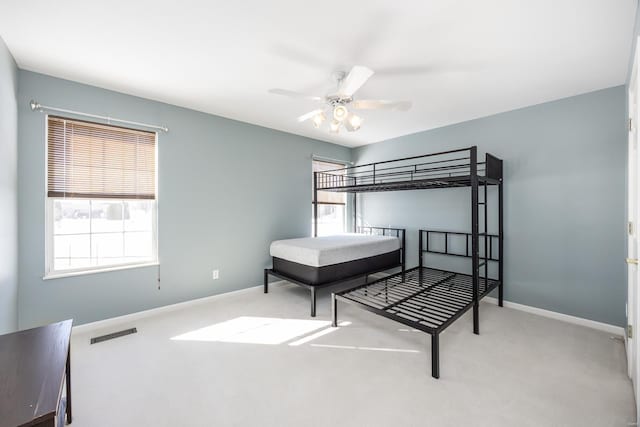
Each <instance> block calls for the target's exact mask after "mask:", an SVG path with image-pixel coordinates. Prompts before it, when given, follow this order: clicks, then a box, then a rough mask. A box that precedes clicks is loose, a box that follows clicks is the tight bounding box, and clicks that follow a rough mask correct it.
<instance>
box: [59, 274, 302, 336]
mask: <svg viewBox="0 0 640 427" xmlns="http://www.w3.org/2000/svg"><path fill="white" fill-rule="evenodd" d="M286 285H290V283H288V282H286V281H284V280H279V281H277V282H271V283H269V288H272V287H274V286H286ZM262 286H263V285H258V286H252V287H250V288H244V289H239V290H237V291H231V292H225V293H223V294H216V295H211V296H208V297H204V298H198V299H193V300H189V301H183V302H178V303H175V304H170V305H164V306H162V307H156V308H150V309H149V310H144V311H138V312H136V313H131V314H124V315H122V316H117V317H111V318H109V319H104V320H97V321H95V322H90V323H85V324H83V325H78V326H74V327H73V328H72V329H71V332H72V334H73V335H76V334H84V333H87V332H92V331H96V330H103V329H108V328H112V327H114V326H119V325H122V324H125V323H131V322H135V321H136V320H140V319H145V318H147V317H151V316H157V315H158V314H162V313H169V312H172V311H176V310H180V309H183V308H187V307H191V306H194V305H199V304H204V303H206V302H209V301H212V300H216V299H220V298H224V297H228V296H232V295H236V294H241V293H244V292H248V291H252V290H255V289H256V288H260V289H262Z"/></svg>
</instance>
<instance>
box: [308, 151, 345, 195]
mask: <svg viewBox="0 0 640 427" xmlns="http://www.w3.org/2000/svg"><path fill="white" fill-rule="evenodd" d="M344 167H345V166H344V165H342V164H339V163H331V162H322V161H319V160H314V161H313V171H314V172H324V171H334V170H335V169H340V168H344ZM329 173H331V174H333V175H344V174H345V171H335V172H329ZM346 201H347V195H346V194H345V193H337V192H333V191H318V203H325V204H332V205H344V204H346Z"/></svg>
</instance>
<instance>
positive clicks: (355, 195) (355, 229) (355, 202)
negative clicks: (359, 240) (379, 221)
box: [353, 191, 358, 233]
mask: <svg viewBox="0 0 640 427" xmlns="http://www.w3.org/2000/svg"><path fill="white" fill-rule="evenodd" d="M353 232H354V233H357V232H358V193H356V192H355V191H354V192H353Z"/></svg>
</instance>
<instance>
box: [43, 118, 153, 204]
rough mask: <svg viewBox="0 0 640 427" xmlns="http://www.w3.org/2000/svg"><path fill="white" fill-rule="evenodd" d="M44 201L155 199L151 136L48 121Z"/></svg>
mask: <svg viewBox="0 0 640 427" xmlns="http://www.w3.org/2000/svg"><path fill="white" fill-rule="evenodd" d="M47 130H48V133H47V147H48V156H47V157H48V158H47V164H48V174H47V194H48V196H49V197H69V198H96V199H97V198H117V199H155V198H156V134H155V133H154V132H146V131H140V130H134V129H127V128H122V127H117V126H109V125H101V124H97V123H90V122H84V121H79V120H70V119H65V118H62V117H54V116H49V117H48V123H47Z"/></svg>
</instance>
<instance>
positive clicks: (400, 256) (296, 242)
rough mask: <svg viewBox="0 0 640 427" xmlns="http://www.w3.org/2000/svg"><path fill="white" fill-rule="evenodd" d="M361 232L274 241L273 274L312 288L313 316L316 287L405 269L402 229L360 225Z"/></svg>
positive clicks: (266, 289) (268, 270)
mask: <svg viewBox="0 0 640 427" xmlns="http://www.w3.org/2000/svg"><path fill="white" fill-rule="evenodd" d="M360 231H361V232H360V233H348V234H339V235H335V236H323V237H306V238H299V239H286V240H276V241H274V242H273V243H271V247H270V251H269V252H270V255H271V257H272V260H273V268H272V269H265V272H264V291H265V293H266V292H268V276H269V275H272V276H276V277H279V278H281V279H285V280H287V281H289V282H292V283H295V284H298V285H301V286H304V287H307V288H308V289H310V290H311V316H315V290H316V288H319V287H325V286H330V285H336V284H339V283H343V282H345V281H348V280H352V279H355V278H358V277H362V276H366V275H368V274H372V273H375V272H380V271H384V270H389V269H392V268H397V267H400V268H402V270H403V271H404V253H403V249H404V232H405V231H404V229H396V228H380V227H363V228H361V229H360Z"/></svg>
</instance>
